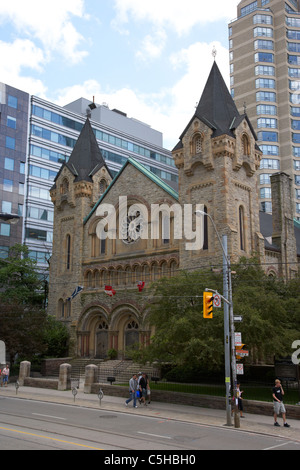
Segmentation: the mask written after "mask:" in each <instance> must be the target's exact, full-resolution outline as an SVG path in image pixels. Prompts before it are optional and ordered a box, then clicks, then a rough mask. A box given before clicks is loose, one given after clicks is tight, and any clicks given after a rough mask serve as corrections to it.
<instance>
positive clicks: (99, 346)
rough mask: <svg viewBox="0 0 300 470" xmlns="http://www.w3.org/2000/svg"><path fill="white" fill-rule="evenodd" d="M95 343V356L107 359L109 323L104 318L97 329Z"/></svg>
mask: <svg viewBox="0 0 300 470" xmlns="http://www.w3.org/2000/svg"><path fill="white" fill-rule="evenodd" d="M95 343H96V344H95V345H96V348H95V349H96V351H95V353H96V354H95V358H96V359H105V358H106V357H107V351H108V324H107V323H106V321H105V320H102V321H101V322H100V323H99V325H98V328H97V329H96V339H95Z"/></svg>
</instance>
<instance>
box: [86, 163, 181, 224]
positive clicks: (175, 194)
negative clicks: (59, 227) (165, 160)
mask: <svg viewBox="0 0 300 470" xmlns="http://www.w3.org/2000/svg"><path fill="white" fill-rule="evenodd" d="M128 165H132V166H134V167H135V168H136V169H137V170H138V171H140V172H141V173H142V174H143V175H145V176H146V177H147V178H149V179H150V180H151V181H153V183H155V184H157V185H158V186H159V187H160V188H162V189H163V190H164V191H166V193H168V194H169V195H170V196H171V197H172V198H174V199H176V200H177V201H178V199H179V196H178V192H177V191H175V189H173V188H172V187H171V186H169V185H168V184H167V183H166V182H165V181H163V180H162V179H161V178H159V177H158V176H157V175H155V174H154V173H152V171H150V170H148V169H147V168H146V167H144V165H142V164H141V163H139V162H137V161H136V160H135V159H134V158H132V157H130V158H128V160H127V162H126V163H125V164H124V165H123V167H122V168H121V170H120V171H119V173H118V174H117V175H116V176H115V178H114V179H113V181H112V182H111V183H110V185H109V186H108V188H107V190H106V191H105V192H104V193H103V194H102V196H101V198H100V199H99V201H98V202H97V203H96V204H95V206H94V207H93V209H92V210H91V212H90V213H89V215H88V216H87V217H86V218H85V219H84V221H83V223H84V224H86V223H87V222H88V220H89V219H90V217H91V216H92V215H93V214H94V212H95V211H96V210H97V208H98V207H99V205H100V204H101V202H102V201H103V199H104V197H105V196H106V194H108V192H109V191H111V189H112V187H113V186H114V185H115V184H116V182H117V180H118V179H119V178H120V176H121V174H122V173H123V172H124V170H125V168H126V167H127V166H128Z"/></svg>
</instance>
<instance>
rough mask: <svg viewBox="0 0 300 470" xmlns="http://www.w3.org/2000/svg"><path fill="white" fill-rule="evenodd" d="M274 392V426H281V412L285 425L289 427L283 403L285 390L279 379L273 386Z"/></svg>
mask: <svg viewBox="0 0 300 470" xmlns="http://www.w3.org/2000/svg"><path fill="white" fill-rule="evenodd" d="M272 392H273V394H272V396H273V404H274V426H280V424H279V423H278V421H277V416H278V415H279V414H280V413H281V416H282V419H283V426H284V427H285V428H289V427H290V425H289V424H288V423H287V422H286V409H285V406H284V403H283V396H284V390H283V388H282V385H281V382H280V380H279V379H276V380H275V387H273V389H272Z"/></svg>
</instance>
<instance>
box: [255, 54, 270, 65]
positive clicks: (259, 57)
mask: <svg viewBox="0 0 300 470" xmlns="http://www.w3.org/2000/svg"><path fill="white" fill-rule="evenodd" d="M254 61H255V62H270V63H274V54H271V52H257V53H256V54H254Z"/></svg>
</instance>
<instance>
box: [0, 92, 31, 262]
mask: <svg viewBox="0 0 300 470" xmlns="http://www.w3.org/2000/svg"><path fill="white" fill-rule="evenodd" d="M28 125H29V95H28V93H24V92H22V91H20V90H17V89H16V88H13V87H10V86H8V85H4V84H2V83H0V213H1V215H0V257H3V258H5V257H6V256H7V254H8V250H9V247H10V246H12V245H14V244H16V243H22V240H23V222H24V218H23V215H24V204H25V202H24V201H25V186H26V184H25V183H26V177H25V172H26V157H27V150H28ZM12 216H17V217H15V218H14V219H12ZM11 222H16V223H11Z"/></svg>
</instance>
